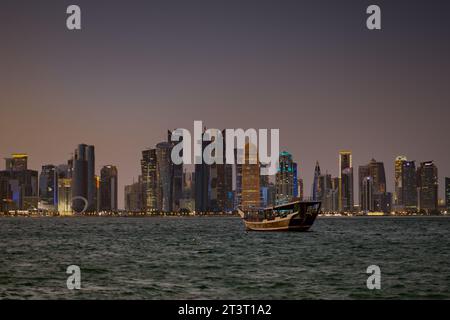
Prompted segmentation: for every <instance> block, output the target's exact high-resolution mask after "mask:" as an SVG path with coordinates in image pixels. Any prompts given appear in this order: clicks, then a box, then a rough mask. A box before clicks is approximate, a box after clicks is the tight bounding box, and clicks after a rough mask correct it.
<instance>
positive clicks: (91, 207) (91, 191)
mask: <svg viewBox="0 0 450 320" xmlns="http://www.w3.org/2000/svg"><path fill="white" fill-rule="evenodd" d="M96 195H97V192H96V186H95V149H94V146H88V145H86V144H80V145H78V148H77V149H76V150H75V154H74V158H73V177H72V199H73V198H75V197H77V199H74V201H73V209H74V210H75V211H76V212H81V211H82V210H83V209H84V207H85V202H84V200H82V199H81V198H84V199H86V200H87V208H86V211H87V212H93V211H95V210H96V203H97V202H96Z"/></svg>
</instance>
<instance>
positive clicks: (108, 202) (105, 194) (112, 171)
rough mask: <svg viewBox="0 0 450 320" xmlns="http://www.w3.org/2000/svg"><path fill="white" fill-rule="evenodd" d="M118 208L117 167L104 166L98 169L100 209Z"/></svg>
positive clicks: (114, 209) (114, 210) (110, 210)
mask: <svg viewBox="0 0 450 320" xmlns="http://www.w3.org/2000/svg"><path fill="white" fill-rule="evenodd" d="M117 210H118V173H117V167H115V166H112V165H107V166H104V167H103V168H102V169H101V170H100V211H108V212H117Z"/></svg>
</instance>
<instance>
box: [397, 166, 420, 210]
mask: <svg viewBox="0 0 450 320" xmlns="http://www.w3.org/2000/svg"><path fill="white" fill-rule="evenodd" d="M398 200H401V202H399V204H400V205H401V206H403V207H404V208H405V209H407V210H410V211H415V210H416V209H417V174H416V164H415V162H414V161H407V160H405V161H403V162H402V171H401V188H400V197H399V198H398Z"/></svg>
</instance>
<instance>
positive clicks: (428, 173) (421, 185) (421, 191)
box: [417, 161, 438, 213]
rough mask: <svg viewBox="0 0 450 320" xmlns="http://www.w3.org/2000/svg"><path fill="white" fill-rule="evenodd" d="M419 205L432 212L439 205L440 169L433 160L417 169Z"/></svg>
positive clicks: (423, 209)
mask: <svg viewBox="0 0 450 320" xmlns="http://www.w3.org/2000/svg"><path fill="white" fill-rule="evenodd" d="M417 189H418V200H419V203H418V207H419V210H420V211H424V212H426V213H431V212H432V211H434V210H436V209H437V207H438V169H437V167H436V165H435V164H434V163H433V161H426V162H422V163H421V164H420V167H419V168H418V169H417Z"/></svg>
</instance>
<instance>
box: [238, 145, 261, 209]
mask: <svg viewBox="0 0 450 320" xmlns="http://www.w3.org/2000/svg"><path fill="white" fill-rule="evenodd" d="M256 150H257V147H256V146H255V145H252V144H251V143H246V144H245V161H244V163H243V164H242V207H243V208H244V209H250V208H258V207H260V205H261V203H260V164H259V159H258V154H257V151H256Z"/></svg>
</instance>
